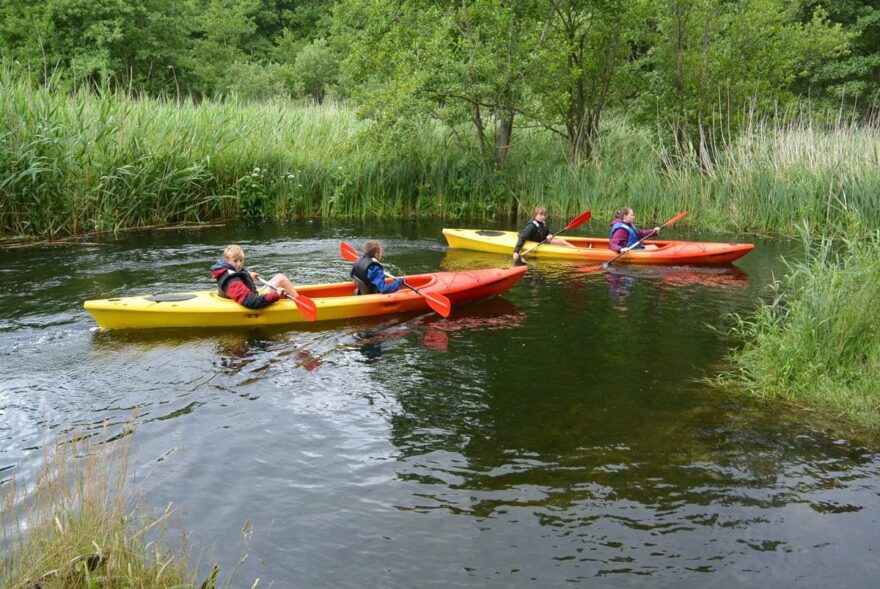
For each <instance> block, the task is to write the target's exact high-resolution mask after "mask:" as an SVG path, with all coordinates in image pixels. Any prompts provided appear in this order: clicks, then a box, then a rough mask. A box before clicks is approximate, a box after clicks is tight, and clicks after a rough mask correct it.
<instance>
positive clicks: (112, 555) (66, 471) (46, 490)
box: [0, 436, 208, 589]
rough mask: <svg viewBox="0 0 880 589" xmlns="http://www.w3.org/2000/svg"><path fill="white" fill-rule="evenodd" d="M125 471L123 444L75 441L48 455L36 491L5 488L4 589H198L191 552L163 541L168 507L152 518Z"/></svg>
mask: <svg viewBox="0 0 880 589" xmlns="http://www.w3.org/2000/svg"><path fill="white" fill-rule="evenodd" d="M105 439H106V437H105ZM127 472H128V450H127V445H126V443H125V442H124V441H121V442H116V443H115V444H113V445H110V444H108V443H105V442H104V441H100V442H99V441H96V440H94V439H89V438H83V437H76V436H74V437H73V438H71V439H69V440H65V441H59V442H58V443H56V444H54V445H53V446H51V447H48V448H47V449H46V450H45V451H44V456H43V462H42V465H41V466H40V468H39V472H38V475H37V477H36V480H35V481H34V483H33V485H32V486H29V487H27V488H26V487H25V486H24V485H23V484H20V483H18V482H16V481H15V480H14V479H13V480H12V481H11V482H7V483H6V484H5V485H4V489H3V490H4V499H5V500H4V501H3V504H2V513H0V515H2V517H0V524H2V526H3V533H4V536H3V538H4V545H5V556H4V559H3V561H2V563H0V586H2V587H6V588H8V589H34V588H36V587H40V588H43V589H54V588H74V587H77V588H78V587H178V588H184V587H193V586H194V582H193V579H192V576H193V575H192V574H191V573H189V572H187V571H188V566H189V561H188V555H187V553H186V551H185V549H181V550H178V551H177V552H176V553H175V552H174V551H172V550H170V549H167V548H165V542H164V541H163V540H164V532H163V526H164V524H165V522H166V521H167V519H168V517H169V515H170V513H171V509H170V506H169V508H168V509H167V510H166V511H165V512H164V513H163V514H162V515H161V516H159V517H158V518H155V517H149V518H148V517H146V516H145V514H146V511H145V510H140V509H138V508H136V506H135V505H134V504H133V502H132V501H131V498H130V497H128V496H127V494H126V475H127ZM207 586H208V585H206V587H207Z"/></svg>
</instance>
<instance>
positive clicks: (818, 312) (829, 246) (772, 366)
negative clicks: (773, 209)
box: [719, 233, 880, 432]
mask: <svg viewBox="0 0 880 589" xmlns="http://www.w3.org/2000/svg"><path fill="white" fill-rule="evenodd" d="M806 250H807V256H806V259H805V260H803V261H799V262H794V263H790V264H789V267H788V268H789V269H788V272H787V274H786V275H785V277H784V278H783V279H782V280H780V281H778V282H776V283H775V285H774V286H773V287H772V290H771V292H770V295H769V297H768V299H767V300H766V302H765V303H763V304H762V305H761V306H760V307H759V308H758V309H757V311H756V312H755V313H754V314H752V315H748V316H743V315H735V319H736V326H735V327H734V329H733V333H734V335H735V336H736V337H737V338H738V339H740V340H741V341H742V342H743V344H744V345H743V348H742V349H741V350H739V351H737V352H735V353H734V354H733V356H732V360H733V362H734V366H735V370H734V371H731V372H729V373H727V374H724V375H722V376H721V377H719V381H720V382H722V383H724V384H727V385H730V384H733V385H736V386H737V387H740V388H745V389H746V390H748V391H750V392H751V393H752V394H754V395H757V396H760V397H764V398H768V399H785V400H789V401H793V402H795V403H798V404H801V405H807V406H812V407H819V408H821V409H823V410H824V411H825V412H827V413H829V414H834V415H839V416H843V417H844V418H846V419H847V420H849V421H851V422H853V423H855V424H858V425H859V426H860V427H865V428H867V429H869V430H870V431H873V432H878V431H880V389H878V387H877V383H878V382H880V328H878V326H877V316H878V313H880V272H878V268H880V233H874V234H873V235H872V236H871V237H869V238H866V239H863V240H860V239H851V240H847V241H844V242H843V243H835V242H833V241H831V240H823V241H815V240H810V239H807V240H806Z"/></svg>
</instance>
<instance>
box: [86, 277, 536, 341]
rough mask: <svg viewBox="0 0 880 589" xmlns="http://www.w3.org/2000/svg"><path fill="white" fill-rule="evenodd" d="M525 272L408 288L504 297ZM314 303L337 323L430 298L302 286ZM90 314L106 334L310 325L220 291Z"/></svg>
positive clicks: (344, 286)
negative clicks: (108, 331)
mask: <svg viewBox="0 0 880 589" xmlns="http://www.w3.org/2000/svg"><path fill="white" fill-rule="evenodd" d="M525 270H526V269H525V267H512V268H492V269H488V270H466V271H459V272H434V273H431V274H416V275H413V276H407V277H406V283H407V284H410V285H412V286H414V287H415V288H418V289H419V290H421V291H423V292H427V293H434V294H442V295H444V296H446V297H447V298H448V299H449V300H450V301H451V302H452V303H461V302H466V301H473V300H478V299H483V298H487V297H491V296H495V295H498V294H501V293H502V292H504V291H505V290H507V289H509V288H510V287H511V286H513V285H514V284H516V282H517V281H518V280H519V279H520V278H522V275H523V274H524V273H525ZM297 292H299V293H300V294H303V295H305V296H307V297H309V298H311V299H312V300H313V301H314V302H315V307H316V308H317V320H318V321H335V320H345V319H353V318H357V317H369V316H374V315H387V314H392V313H406V312H411V311H423V310H425V309H427V308H428V304H427V302H426V300H425V298H424V297H423V296H422V295H420V294H418V293H416V292H415V291H413V290H412V289H409V288H407V287H403V288H401V289H400V290H399V291H397V292H395V293H391V294H373V295H363V296H355V295H354V294H353V293H354V284H353V283H352V282H338V283H330V284H316V285H309V286H298V287H297ZM83 307H84V308H85V310H86V311H88V312H89V313H91V315H92V317H94V318H95V321H96V322H97V323H98V325H99V326H100V327H101V328H102V329H152V328H162V327H166V328H167V327H234V326H238V327H240V326H266V325H285V324H293V323H304V322H307V321H308V320H307V319H306V318H305V317H304V316H303V315H302V314H301V313H300V312H299V310H298V309H297V308H296V304H295V303H294V302H293V301H290V300H287V299H282V300H279V301H276V302H274V303H272V304H271V305H269V306H267V307H264V308H262V309H248V308H246V307H243V306H242V305H239V304H238V303H236V302H234V301H231V300H229V299H224V298H223V297H221V296H220V295H219V294H217V291H216V290H213V291H194V292H187V293H176V294H171V295H144V296H134V297H121V298H112V299H101V300H91V301H86V302H85V303H84V305H83Z"/></svg>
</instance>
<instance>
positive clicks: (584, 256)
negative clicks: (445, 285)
mask: <svg viewBox="0 0 880 589" xmlns="http://www.w3.org/2000/svg"><path fill="white" fill-rule="evenodd" d="M443 236H444V237H446V241H447V242H448V243H449V247H453V248H461V249H469V250H476V251H480V252H491V253H496V254H507V255H508V256H509V255H511V254H512V253H513V248H514V247H515V246H516V241H517V239H518V237H519V234H517V233H516V232H514V231H494V230H485V229H444V230H443ZM564 239H565V241H567V242H568V243H570V244H572V245H573V246H575V247H566V246H564V245H552V244H544V245H542V246H541V247H539V248H537V249H535V250H532V251H531V252H529V254H528V256H527V257H529V258H556V259H560V260H574V261H579V262H607V261H609V260H611V259H612V258H614V257H615V256H616V255H617V253H616V252H614V250H612V249H610V248H609V247H608V239H602V238H599V237H570V236H567V235H566V236H565V238H564ZM643 243H644V244H645V245H649V244H654V245H656V246H657V249H656V250H648V251H642V250H633V251H631V252H629V253H627V254H626V255H624V256H622V257H621V258H620V259H619V260H618V263H627V264H665V265H679V264H681V265H684V264H688V265H717V264H729V263H731V262H733V261H734V260H737V259H739V258H741V257H743V256H744V255H746V254H747V253H749V252H750V251H752V249H754V247H755V245H754V244H751V243H713V242H708V241H673V240H663V239H656V240H646V241H644V242H643ZM534 245H537V244H536V243H534V242H531V241H527V242H526V244H525V245H524V246H523V248H522V251H523V252H525V251H526V250H527V249H529V248H530V247H532V246H534Z"/></svg>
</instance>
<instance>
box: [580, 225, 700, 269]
mask: <svg viewBox="0 0 880 589" xmlns="http://www.w3.org/2000/svg"><path fill="white" fill-rule="evenodd" d="M687 214H688V212H687V211H682V212H680V213H679V214H677V215H675V216H674V217H672V218H671V219H669V220H668V221H666V222H665V223H663V224H662V225H660V227H658V228H657V231H652V232H651V233H649V234H648V235H646V236H644V237H643V238H641V239H640V240H638V241H637V242H635V243H634V244H633V245H632V247H631V248H629V249H628V250H626V251H625V252H620V253H619V254H617V255H616V256H614V257H613V258H611V259H610V260H608V261H607V262H605V263H604V264H600V265H598V266H584V267H582V268H579V269H580V270H581V271H583V272H589V271H590V270H598V269H599V268H601V269H602V270H607V269H608V268H610V267H611V264H613V263H614V262H615V261H617V259H618V258H620V257H621V256H623V255H625V254H628V253H629V252H631V251H633V249H634V248H635V247H636V246H637V245H639V244H640V243H642V242H643V241H644V240H646V239H648V238H649V237H651V236H653V235H656V234H657V233H658V232H659V231H660V229H663V228H664V227H666V226H667V225H672V224H673V223H675V222H676V221H678V220H679V219H681V218H682V217H685V216H686V215H687Z"/></svg>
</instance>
